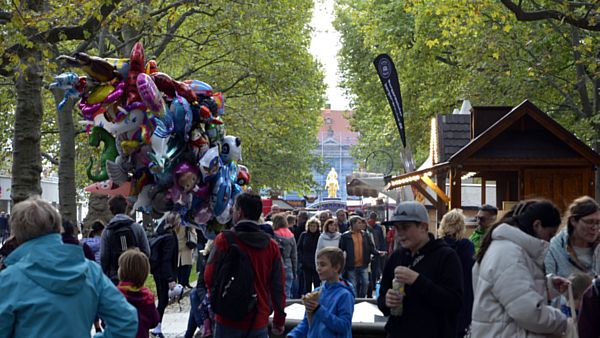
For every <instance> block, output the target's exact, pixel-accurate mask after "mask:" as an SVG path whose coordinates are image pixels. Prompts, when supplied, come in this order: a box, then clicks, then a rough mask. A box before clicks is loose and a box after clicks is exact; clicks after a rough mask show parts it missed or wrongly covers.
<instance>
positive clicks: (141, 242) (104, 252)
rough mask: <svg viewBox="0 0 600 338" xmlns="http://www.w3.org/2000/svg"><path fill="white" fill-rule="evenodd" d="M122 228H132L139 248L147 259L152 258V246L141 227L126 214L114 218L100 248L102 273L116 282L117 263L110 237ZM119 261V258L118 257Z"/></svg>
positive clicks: (106, 229) (105, 232)
mask: <svg viewBox="0 0 600 338" xmlns="http://www.w3.org/2000/svg"><path fill="white" fill-rule="evenodd" d="M122 226H131V229H132V230H133V235H134V237H135V241H136V242H137V247H138V248H139V249H140V251H141V252H143V253H144V254H146V257H148V258H149V257H150V246H149V245H148V238H147V237H146V233H145V232H144V229H143V228H142V226H141V225H139V224H137V223H136V222H134V221H133V219H132V218H131V217H129V216H127V215H125V214H118V215H116V216H115V217H113V218H112V219H111V220H110V222H109V223H108V225H106V228H105V229H104V231H103V232H102V240H101V242H102V246H101V247H100V265H102V271H104V273H105V274H106V275H108V276H109V277H110V278H112V279H113V280H115V278H116V275H117V268H118V265H117V262H116V261H112V260H113V259H112V257H111V254H112V253H111V250H112V249H111V247H110V240H109V238H110V236H111V234H112V232H113V231H114V230H115V229H117V228H119V227H122ZM117 259H118V257H117Z"/></svg>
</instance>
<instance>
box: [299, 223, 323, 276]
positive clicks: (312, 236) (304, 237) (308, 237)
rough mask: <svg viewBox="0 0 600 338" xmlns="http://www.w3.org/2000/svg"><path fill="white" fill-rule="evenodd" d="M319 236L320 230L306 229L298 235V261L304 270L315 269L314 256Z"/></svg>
mask: <svg viewBox="0 0 600 338" xmlns="http://www.w3.org/2000/svg"><path fill="white" fill-rule="evenodd" d="M319 236H321V233H320V232H318V231H315V232H310V231H308V230H307V231H305V232H303V233H302V234H301V235H300V239H299V240H298V245H297V249H298V262H300V264H301V267H302V269H304V270H314V269H315V256H316V251H317V243H318V242H319Z"/></svg>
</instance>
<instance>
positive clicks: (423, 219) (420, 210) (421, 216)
mask: <svg viewBox="0 0 600 338" xmlns="http://www.w3.org/2000/svg"><path fill="white" fill-rule="evenodd" d="M395 222H419V223H429V214H428V213H427V209H425V206H424V205H423V204H421V203H419V202H415V201H408V202H402V203H400V204H398V206H397V207H396V210H394V213H393V214H392V216H391V217H390V220H389V221H386V222H383V223H382V224H383V225H393V224H394V223H395Z"/></svg>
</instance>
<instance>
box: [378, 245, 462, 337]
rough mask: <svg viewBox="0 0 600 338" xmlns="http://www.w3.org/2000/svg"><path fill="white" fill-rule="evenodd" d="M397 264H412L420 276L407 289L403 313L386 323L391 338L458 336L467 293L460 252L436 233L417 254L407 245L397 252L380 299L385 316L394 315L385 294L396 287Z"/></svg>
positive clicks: (409, 265)
mask: <svg viewBox="0 0 600 338" xmlns="http://www.w3.org/2000/svg"><path fill="white" fill-rule="evenodd" d="M397 266H406V267H409V268H410V269H412V270H413V271H416V272H418V273H419V276H418V277H417V279H416V280H415V282H414V283H413V284H412V285H406V286H405V288H404V291H405V296H404V298H403V313H402V316H399V317H397V316H390V317H389V319H388V321H387V324H386V325H385V331H386V332H387V333H388V337H391V338H394V337H419V338H450V337H452V338H454V337H456V330H457V325H458V317H457V315H458V312H459V311H460V309H461V308H462V294H463V281H462V268H461V265H460V261H459V259H458V256H457V254H456V252H454V250H452V249H451V248H450V247H449V246H448V245H447V244H446V243H445V242H444V240H442V239H434V237H433V235H432V234H429V241H428V242H427V243H426V244H425V245H424V246H423V247H422V248H421V249H419V250H418V251H417V252H416V253H415V254H414V255H412V254H411V251H410V250H408V249H404V248H402V249H400V250H396V251H394V253H393V254H392V256H390V259H389V261H388V262H387V264H386V265H385V268H384V270H383V277H382V279H381V289H380V293H379V298H378V299H377V303H378V305H379V309H380V310H381V312H383V314H384V315H385V316H389V315H390V308H389V307H388V306H387V305H386V304H385V295H386V293H387V291H388V290H389V289H390V288H391V287H392V279H393V278H394V269H395V268H396V267H397Z"/></svg>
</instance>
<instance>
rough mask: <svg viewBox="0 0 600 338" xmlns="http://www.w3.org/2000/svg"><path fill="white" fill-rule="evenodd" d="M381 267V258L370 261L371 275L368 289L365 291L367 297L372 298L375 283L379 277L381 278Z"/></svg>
mask: <svg viewBox="0 0 600 338" xmlns="http://www.w3.org/2000/svg"><path fill="white" fill-rule="evenodd" d="M382 266H383V257H381V256H375V257H373V259H372V260H371V274H370V279H369V280H370V283H369V289H368V290H367V296H369V297H373V293H374V292H375V287H376V285H377V281H378V280H379V277H381V268H382Z"/></svg>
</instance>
